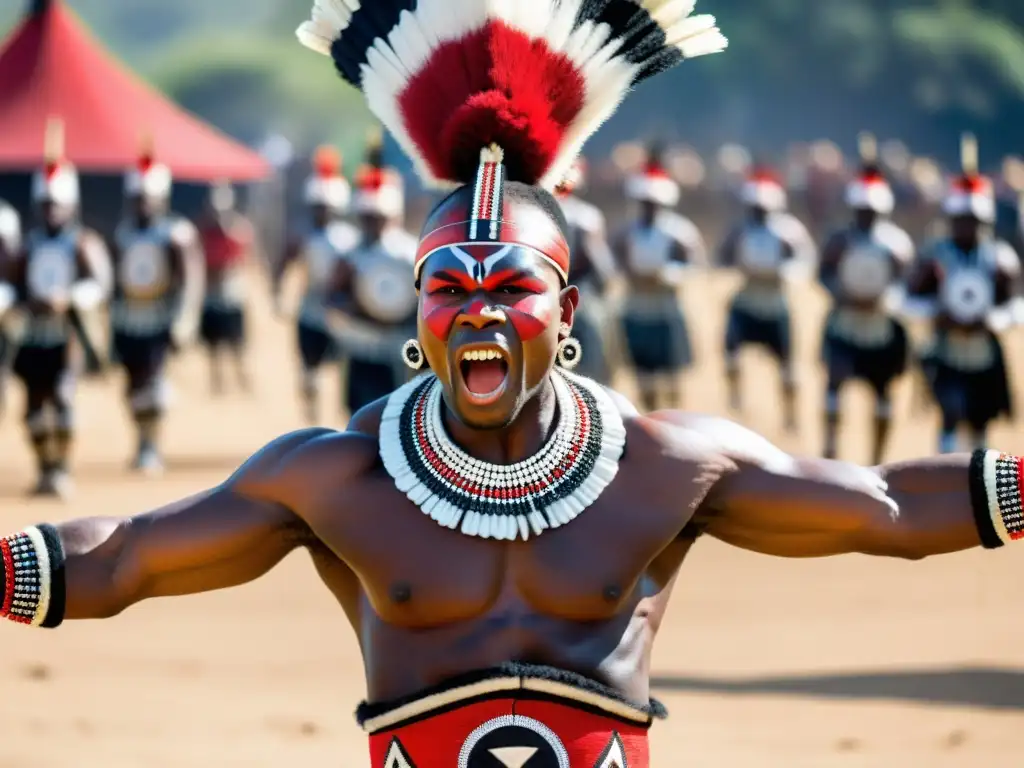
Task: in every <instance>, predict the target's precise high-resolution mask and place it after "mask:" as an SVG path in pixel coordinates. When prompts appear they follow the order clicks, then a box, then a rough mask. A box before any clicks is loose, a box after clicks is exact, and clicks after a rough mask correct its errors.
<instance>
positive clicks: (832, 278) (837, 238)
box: [818, 232, 846, 298]
mask: <svg viewBox="0 0 1024 768" xmlns="http://www.w3.org/2000/svg"><path fill="white" fill-rule="evenodd" d="M845 251H846V237H845V235H844V234H843V233H842V232H835V233H833V234H832V235H830V236H829V238H828V240H826V241H825V245H824V246H822V249H821V261H820V262H819V263H818V282H819V283H821V285H822V287H824V288H825V290H826V291H828V292H829V293H830V294H831V295H832V297H833V298H838V297H839V282H838V281H839V262H840V260H841V259H842V258H843V253H844V252H845Z"/></svg>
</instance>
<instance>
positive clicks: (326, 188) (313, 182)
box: [303, 176, 352, 211]
mask: <svg viewBox="0 0 1024 768" xmlns="http://www.w3.org/2000/svg"><path fill="white" fill-rule="evenodd" d="M303 197H304V200H305V201H306V204H307V205H326V206H327V207H328V208H332V209H334V210H336V211H345V210H347V209H348V206H349V203H350V202H351V201H352V187H350V186H349V183H348V181H347V180H346V179H345V178H344V177H343V176H332V177H330V178H323V177H321V176H310V177H309V179H307V181H306V189H305V193H304V196H303Z"/></svg>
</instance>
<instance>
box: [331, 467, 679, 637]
mask: <svg viewBox="0 0 1024 768" xmlns="http://www.w3.org/2000/svg"><path fill="white" fill-rule="evenodd" d="M668 470H669V467H668V466H664V467H659V466H657V463H656V462H655V463H652V462H650V461H647V462H644V463H641V462H640V461H636V460H634V459H633V458H627V459H624V460H623V462H622V464H621V466H620V470H619V474H618V476H617V477H616V479H615V480H614V481H613V482H612V484H611V485H610V486H609V487H608V488H607V489H605V491H604V492H603V493H602V494H601V496H600V498H599V499H598V500H597V501H596V502H595V503H594V504H592V505H591V506H590V507H588V508H587V509H586V510H584V512H583V513H582V514H581V515H580V516H579V517H577V518H576V519H575V520H573V521H571V522H570V523H568V524H567V525H565V526H563V527H561V528H557V529H554V530H550V529H549V530H546V531H544V532H543V533H542V534H541V535H540V536H536V537H531V538H530V539H529V540H527V541H513V542H507V541H494V540H491V539H482V538H478V537H474V536H468V535H466V534H464V533H462V532H461V531H458V530H450V529H447V528H445V527H442V526H441V525H439V524H438V523H436V522H435V521H433V520H432V519H430V518H429V517H428V516H427V515H425V514H424V513H423V512H422V511H421V510H420V509H419V508H418V507H417V506H416V505H415V504H413V503H412V502H411V501H409V500H408V499H407V498H406V497H405V496H404V495H403V494H401V493H399V492H398V491H397V490H395V488H394V485H393V483H392V481H391V478H390V477H389V476H388V475H387V474H386V473H385V472H384V471H383V469H380V468H377V469H374V470H373V471H371V472H370V473H369V474H368V475H367V476H366V477H365V478H364V479H363V480H362V481H361V482H359V483H356V484H354V485H351V486H349V487H348V488H347V489H346V490H345V491H344V493H343V494H342V493H337V494H333V495H332V494H327V495H326V496H325V498H324V499H322V500H320V501H319V502H318V503H319V504H321V505H323V508H322V509H321V510H319V512H318V513H317V514H316V515H315V518H316V519H317V520H318V521H320V522H319V523H318V525H317V530H316V533H317V535H318V537H319V538H320V540H321V541H322V542H323V543H324V544H325V545H326V547H327V548H329V549H330V550H331V552H332V554H333V555H334V556H336V557H337V558H338V559H339V560H340V561H342V562H343V563H344V564H345V565H346V566H347V569H346V570H348V571H350V572H351V573H352V574H354V576H355V577H356V578H358V581H359V593H360V594H361V599H362V600H365V601H366V607H367V608H368V609H370V610H372V612H373V614H375V615H376V616H377V617H379V618H381V619H383V620H385V621H387V622H389V623H392V624H395V625H400V626H404V627H408V628H416V627H420V628H425V627H432V626H433V627H436V626H440V625H445V624H451V623H457V622H462V621H469V620H473V619H475V618H478V617H480V616H483V615H486V614H488V613H489V612H492V611H499V612H503V613H505V614H509V613H513V614H514V613H516V612H519V613H522V614H523V615H527V614H530V615H533V614H536V615H543V616H549V617H552V618H558V619H565V620H570V621H593V620H599V619H602V618H607V617H609V616H613V615H615V614H617V613H618V612H620V611H621V610H622V609H623V607H624V606H625V605H626V604H627V603H628V602H629V601H630V600H631V599H632V598H635V597H637V596H638V595H639V594H640V593H641V592H644V593H646V592H657V591H660V589H661V588H663V587H664V586H665V584H664V582H665V581H667V579H666V577H665V576H664V575H663V572H664V571H665V569H663V568H659V569H657V570H658V573H657V574H656V576H655V578H654V581H652V582H650V583H646V584H645V583H644V582H645V579H647V578H648V577H649V576H650V573H649V570H650V566H651V564H652V562H655V561H657V560H658V558H659V556H660V555H661V554H662V553H663V552H665V551H666V549H667V548H669V547H670V545H671V544H672V543H673V541H675V540H676V538H677V537H678V535H679V533H680V531H681V530H682V528H683V527H684V526H685V523H686V520H687V512H686V510H687V508H688V506H689V505H688V501H687V496H686V493H687V491H686V488H685V486H684V487H683V488H680V487H679V485H678V482H677V481H678V478H672V479H669V475H668V474H667V472H668ZM332 510H338V511H337V513H335V512H333V511H332ZM669 570H671V569H669ZM336 592H337V590H336Z"/></svg>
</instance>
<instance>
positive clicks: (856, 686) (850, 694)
mask: <svg viewBox="0 0 1024 768" xmlns="http://www.w3.org/2000/svg"><path fill="white" fill-rule="evenodd" d="M651 684H652V686H653V687H654V689H655V690H656V691H662V692H668V691H672V692H685V693H717V694H726V695H737V696H744V695H753V694H770V695H783V696H807V697H812V698H822V699H843V700H850V699H853V700H858V699H860V700H871V699H878V700H895V701H907V702H918V703H928V704H938V705H948V706H968V707H983V708H987V709H1001V710H1024V670H1018V669H1001V668H998V667H950V668H946V669H934V670H912V671H911V670H907V671H897V672H863V673H849V674H833V675H782V676H772V677H749V678H731V679H727V678H715V677H696V676H694V677H691V676H686V675H655V676H654V677H652V679H651Z"/></svg>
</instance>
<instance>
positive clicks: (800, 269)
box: [719, 166, 816, 432]
mask: <svg viewBox="0 0 1024 768" xmlns="http://www.w3.org/2000/svg"><path fill="white" fill-rule="evenodd" d="M741 198H742V201H743V205H744V207H745V213H744V220H743V221H742V222H741V223H740V224H739V225H738V226H737V227H736V228H735V229H733V231H732V232H731V233H730V234H729V235H728V236H727V237H726V239H725V242H724V243H723V244H722V248H721V253H720V256H719V264H720V266H723V267H737V268H739V270H740V271H741V272H742V274H743V277H744V283H743V287H742V288H740V290H739V292H738V293H737V294H736V295H735V296H734V297H733V300H732V303H731V304H730V307H729V319H728V321H727V324H726V332H725V365H726V379H727V381H728V384H729V405H730V408H732V409H733V410H734V411H740V410H742V401H741V397H740V388H741V382H740V366H739V356H740V351H741V350H742V349H743V347H745V346H747V345H750V344H757V345H761V346H763V347H765V348H766V349H767V350H768V351H769V352H770V353H771V354H772V355H773V356H774V357H775V359H776V360H777V361H778V363H779V368H780V374H781V383H782V405H783V411H782V412H783V422H784V426H785V429H786V430H788V431H790V432H792V431H795V430H796V426H797V419H796V394H797V383H796V370H795V360H794V357H793V348H792V346H793V345H792V329H791V327H790V326H791V322H792V321H791V319H790V313H789V302H788V300H787V298H786V280H788V279H792V278H794V277H807V276H809V275H810V274H811V272H812V270H813V263H814V260H815V258H816V254H815V248H814V244H813V242H812V240H811V236H810V233H808V231H807V229H806V228H805V227H804V225H803V224H801V223H800V221H799V220H798V219H797V218H796V217H795V216H793V215H792V214H790V213H788V212H787V211H786V206H787V196H786V190H785V187H783V185H782V181H781V180H780V179H779V177H778V176H777V174H776V173H775V172H774V171H773V170H771V169H770V168H768V167H766V166H758V167H755V168H754V170H753V171H752V172H751V174H750V175H749V177H748V178H747V180H746V182H745V183H744V184H743V189H742V193H741Z"/></svg>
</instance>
